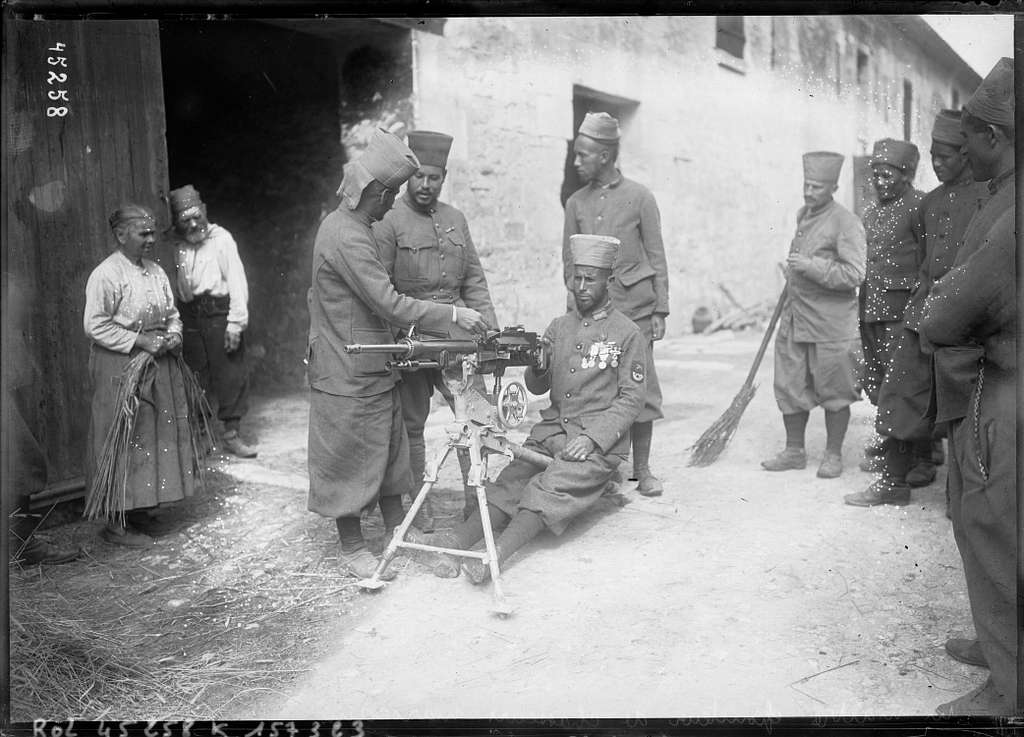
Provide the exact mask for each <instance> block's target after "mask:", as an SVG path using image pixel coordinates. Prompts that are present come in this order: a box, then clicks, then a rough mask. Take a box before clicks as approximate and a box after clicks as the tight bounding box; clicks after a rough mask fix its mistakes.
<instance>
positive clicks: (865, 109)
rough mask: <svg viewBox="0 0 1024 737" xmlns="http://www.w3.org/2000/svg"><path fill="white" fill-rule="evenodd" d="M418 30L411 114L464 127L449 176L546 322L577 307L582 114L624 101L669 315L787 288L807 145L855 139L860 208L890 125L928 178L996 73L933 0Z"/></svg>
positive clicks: (505, 296)
mask: <svg viewBox="0 0 1024 737" xmlns="http://www.w3.org/2000/svg"><path fill="white" fill-rule="evenodd" d="M410 44H411V49H412V59H411V65H412V94H411V99H412V121H411V122H412V123H413V124H414V125H415V126H417V127H421V128H427V129H436V130H443V131H447V132H450V133H451V134H453V135H454V136H455V145H454V149H453V152H452V156H451V159H450V163H449V171H450V174H449V180H448V184H447V188H446V196H447V198H448V199H449V200H450V201H451V202H452V203H453V204H455V205H456V206H458V207H460V208H462V209H463V210H464V211H465V212H466V215H467V217H468V218H469V222H470V225H471V228H472V229H473V234H474V238H475V239H476V242H477V244H478V246H479V247H480V250H481V258H482V259H483V261H484V264H485V267H486V268H487V270H488V273H489V274H490V275H491V283H492V291H493V292H494V293H495V294H496V301H497V303H498V308H499V317H500V318H502V319H504V320H506V321H508V322H525V323H528V324H530V325H540V324H542V323H544V322H546V319H547V318H548V317H549V316H551V315H553V314H555V313H556V312H557V311H558V310H559V309H561V308H562V306H563V301H562V300H563V292H562V290H561V285H560V281H559V275H560V273H561V272H560V268H559V254H560V238H561V228H562V208H561V203H560V199H563V198H564V197H565V196H567V194H568V193H569V192H571V191H572V190H573V188H574V187H575V186H576V185H578V182H577V181H576V180H575V172H574V171H573V170H572V169H571V167H570V166H567V163H568V160H567V151H568V148H569V146H570V142H571V139H572V136H573V132H574V130H575V127H576V126H577V125H578V123H579V121H580V120H581V119H582V117H583V114H584V113H585V112H587V111H588V110H607V111H608V112H611V113H613V114H615V115H617V116H618V117H619V118H620V120H621V121H622V128H623V140H622V145H621V153H620V162H621V169H622V171H623V173H624V174H626V175H627V176H630V177H632V178H635V179H637V180H639V181H641V182H643V183H645V184H647V185H648V186H649V187H650V188H651V189H652V190H653V191H654V193H655V195H656V197H657V200H658V203H659V205H660V208H661V213H662V218H663V228H664V234H665V242H666V249H667V255H668V263H669V269H670V283H671V286H670V294H671V306H672V315H671V316H670V318H669V323H668V331H669V334H670V335H671V334H679V333H681V332H684V331H687V330H690V328H689V324H690V316H691V314H692V312H693V310H694V308H695V307H697V306H698V305H700V304H705V305H708V306H710V307H713V308H718V309H722V310H728V309H731V308H730V305H729V303H728V302H727V301H725V300H724V297H723V294H722V292H721V291H720V290H719V289H718V288H717V287H716V286H715V282H721V283H723V284H725V285H726V286H727V287H728V288H729V290H730V291H731V292H732V293H733V294H734V295H737V296H738V297H739V299H740V300H741V301H742V302H744V303H745V304H750V303H754V302H757V301H758V300H761V299H764V300H773V299H774V296H775V295H776V294H777V292H778V290H779V288H780V286H781V276H780V275H779V273H778V270H777V269H776V266H775V264H776V263H777V262H778V261H781V260H783V259H784V257H785V253H786V250H787V248H788V245H789V240H790V238H791V236H792V231H793V226H794V221H795V213H796V210H797V208H798V207H799V206H800V205H801V204H802V192H801V184H802V170H801V160H800V156H801V154H802V153H803V152H804V151H809V150H816V149H829V150H835V151H839V152H841V153H843V154H845V155H846V156H847V163H846V164H845V165H844V169H843V177H842V180H841V182H840V189H839V192H838V194H837V198H838V199H839V200H840V201H841V202H842V203H843V204H845V205H846V206H848V207H850V208H852V209H855V210H857V211H860V210H862V209H863V205H864V202H865V198H866V197H870V186H869V184H868V183H867V181H866V178H865V176H864V171H865V163H864V159H863V158H862V157H864V155H865V154H866V153H869V152H870V150H871V144H872V142H873V141H874V140H876V139H878V138H882V137H886V136H891V137H894V138H901V139H907V140H911V141H913V142H915V143H916V144H917V145H918V147H919V148H920V149H921V151H922V164H921V166H920V167H919V170H918V175H917V179H916V184H917V186H918V187H919V188H921V189H925V190H927V189H930V188H932V187H934V186H935V185H936V184H937V181H936V180H935V177H934V174H933V173H932V171H931V167H930V165H929V163H928V159H927V151H928V147H929V145H930V131H931V121H932V119H933V116H934V114H935V113H936V112H937V111H938V110H939V109H940V108H944V107H958V106H959V105H961V104H963V102H965V101H966V100H967V98H968V97H969V96H970V94H971V93H972V92H973V89H974V87H975V86H976V85H977V84H978V82H979V81H980V78H979V76H978V75H977V74H976V73H975V72H974V71H972V70H971V68H970V67H968V66H967V64H966V63H965V62H963V61H962V60H961V59H960V58H959V57H958V56H957V55H956V54H955V53H954V52H953V51H952V49H950V48H949V46H948V45H947V44H946V43H945V42H944V41H943V40H942V39H941V38H940V37H939V36H938V35H937V34H936V33H935V32H934V31H932V29H931V28H930V27H929V26H928V25H927V24H926V23H925V22H924V21H923V20H922V19H921V18H919V17H916V16H824V15H822V16H805V17H773V16H758V17H742V16H728V17H725V16H719V17H715V16H702V17H647V18H599V17H587V18H460V19H455V18H453V19H449V20H448V21H447V22H446V23H445V25H444V29H443V32H442V33H441V34H428V33H421V32H417V31H413V32H412V38H411V39H410ZM855 164H856V166H855ZM855 169H856V172H855ZM865 187H866V188H865Z"/></svg>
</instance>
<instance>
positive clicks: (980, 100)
mask: <svg viewBox="0 0 1024 737" xmlns="http://www.w3.org/2000/svg"><path fill="white" fill-rule="evenodd" d="M964 110H966V111H967V112H969V113H970V114H971V115H973V116H974V117H975V118H978V119H980V120H984V121H985V122H986V123H992V124H993V125H1007V126H1011V127H1012V126H1013V59H1011V58H1009V57H1007V56H1004V57H1003V58H1002V59H1000V60H999V61H997V62H996V65H995V66H994V67H992V70H991V71H990V72H989V73H988V74H987V75H986V76H985V79H983V80H981V84H980V85H978V89H976V90H975V91H974V94H973V95H971V99H970V100H968V101H967V104H966V105H964Z"/></svg>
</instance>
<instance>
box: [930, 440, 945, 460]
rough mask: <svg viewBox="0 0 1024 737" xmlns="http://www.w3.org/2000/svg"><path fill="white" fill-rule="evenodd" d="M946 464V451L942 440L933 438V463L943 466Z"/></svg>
mask: <svg viewBox="0 0 1024 737" xmlns="http://www.w3.org/2000/svg"><path fill="white" fill-rule="evenodd" d="M945 462H946V450H945V448H944V447H943V445H942V438H941V437H939V438H937V437H932V463H934V464H935V465H936V466H941V465H942V464H943V463H945Z"/></svg>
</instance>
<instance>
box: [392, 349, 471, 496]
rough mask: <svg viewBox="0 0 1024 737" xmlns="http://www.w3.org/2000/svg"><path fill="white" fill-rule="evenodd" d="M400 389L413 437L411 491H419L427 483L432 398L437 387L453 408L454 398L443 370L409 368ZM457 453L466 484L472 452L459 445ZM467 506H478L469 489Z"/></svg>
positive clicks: (406, 423)
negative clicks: (426, 433) (425, 433)
mask: <svg viewBox="0 0 1024 737" xmlns="http://www.w3.org/2000/svg"><path fill="white" fill-rule="evenodd" d="M477 379H478V382H474V384H476V383H482V379H480V378H479V377H477ZM398 388H399V392H400V393H401V395H402V420H403V421H404V423H405V431H406V433H407V434H408V436H409V466H410V468H411V469H412V478H413V484H414V488H413V490H412V492H411V493H413V494H415V493H417V492H418V491H419V489H420V486H422V485H423V472H424V469H425V468H426V456H427V448H426V441H425V440H424V439H423V430H424V428H425V427H426V425H427V417H429V415H430V400H431V397H433V395H434V390H435V389H437V390H438V391H440V392H441V394H442V396H444V398H445V400H446V401H447V402H448V406H449V407H452V397H451V392H450V391H449V390H448V385H447V384H445V382H444V376H443V374H442V372H441V371H440V369H421V370H419V371H407V372H405V373H403V374H402V382H401V383H400V384H399V385H398ZM457 455H458V459H459V467H460V469H461V470H462V479H463V484H465V480H466V477H467V475H468V474H469V467H470V464H471V461H470V458H469V452H468V451H467V450H465V449H463V448H459V449H458V452H457ZM429 501H430V500H429V498H428V500H427V502H426V503H425V504H424V508H425V509H426V513H427V514H428V515H429V514H430V513H431V510H430V507H429ZM465 505H466V508H467V511H472V510H473V509H476V507H477V501H476V495H475V494H470V493H468V492H467V493H466V499H465Z"/></svg>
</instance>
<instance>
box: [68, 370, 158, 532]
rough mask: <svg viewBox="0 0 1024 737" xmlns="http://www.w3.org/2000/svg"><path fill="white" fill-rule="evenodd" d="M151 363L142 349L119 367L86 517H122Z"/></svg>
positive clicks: (87, 503) (89, 495) (86, 505)
mask: <svg viewBox="0 0 1024 737" xmlns="http://www.w3.org/2000/svg"><path fill="white" fill-rule="evenodd" d="M154 365H155V362H154V359H153V356H152V355H151V354H149V353H146V352H145V351H142V352H140V353H138V354H136V355H134V356H132V358H131V359H129V361H128V363H127V364H125V367H124V369H123V370H122V371H121V379H120V382H119V383H118V386H117V397H116V399H115V400H114V404H115V410H114V421H113V422H111V423H110V428H109V429H108V430H107V436H106V438H105V439H104V441H103V450H102V451H101V452H100V458H99V462H98V463H97V464H96V476H95V478H94V479H93V482H92V485H91V486H90V488H89V494H88V498H87V499H86V503H85V516H86V518H87V519H99V518H101V517H103V518H108V519H114V518H115V516H118V515H119V516H120V517H121V518H122V521H123V517H124V508H125V505H126V501H127V497H128V469H129V466H130V464H129V462H128V457H129V454H130V450H131V448H130V446H131V442H132V437H133V436H134V434H135V417H136V415H137V413H138V409H139V385H140V384H141V383H142V378H143V376H144V375H145V373H146V372H147V370H149V369H151V367H152V366H154Z"/></svg>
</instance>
